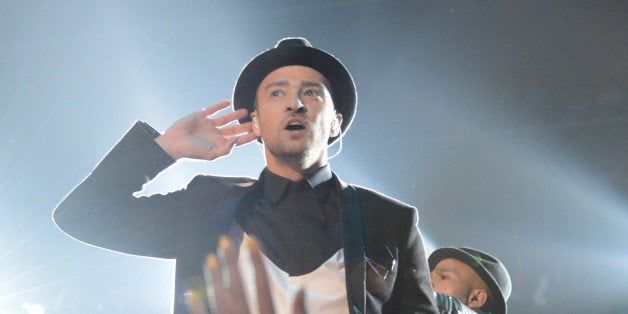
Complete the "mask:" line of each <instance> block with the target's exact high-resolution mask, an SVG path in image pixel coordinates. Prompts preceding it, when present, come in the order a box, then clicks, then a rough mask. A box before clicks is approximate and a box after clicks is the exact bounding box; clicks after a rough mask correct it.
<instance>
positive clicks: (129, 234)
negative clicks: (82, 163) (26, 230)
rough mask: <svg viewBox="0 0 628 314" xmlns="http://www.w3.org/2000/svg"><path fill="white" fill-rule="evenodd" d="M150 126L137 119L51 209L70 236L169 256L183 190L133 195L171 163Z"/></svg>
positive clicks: (131, 251) (114, 247)
mask: <svg viewBox="0 0 628 314" xmlns="http://www.w3.org/2000/svg"><path fill="white" fill-rule="evenodd" d="M158 135H159V133H157V132H156V131H155V130H154V129H153V128H152V127H150V126H149V125H148V124H146V123H143V122H137V123H135V125H133V127H132V128H131V129H130V130H129V131H128V132H127V133H126V134H125V135H124V137H123V138H122V139H121V140H120V141H119V142H118V143H117V144H116V145H115V146H114V147H113V148H112V149H111V151H109V153H108V154H107V155H106V156H105V157H104V158H103V159H102V161H101V162H100V163H99V164H98V166H97V167H96V168H95V169H94V171H93V172H92V173H91V174H89V175H88V176H87V178H85V179H84V180H83V181H82V182H81V183H80V184H79V185H78V186H77V187H76V188H74V189H73V190H72V191H71V192H70V193H69V194H68V195H67V196H66V197H65V198H64V199H63V200H62V201H61V203H60V204H59V205H58V206H57V208H56V209H55V210H54V212H53V219H54V221H55V223H56V225H57V226H58V227H59V228H60V229H61V230H62V231H63V232H65V233H66V234H68V235H70V236H71V237H73V238H75V239H77V240H79V241H82V242H85V243H88V244H91V245H95V246H99V247H103V248H107V249H111V250H115V251H120V252H124V253H129V254H137V255H145V256H154V257H163V258H173V257H174V256H172V255H173V252H174V246H175V244H174V243H173V242H174V240H172V239H174V238H175V237H172V234H171V233H172V232H174V230H175V229H176V228H175V225H176V221H177V219H178V215H179V214H178V210H177V209H178V208H179V207H180V202H181V200H182V198H183V194H184V193H185V191H184V190H181V191H177V192H173V193H169V194H167V195H161V194H156V195H152V196H150V197H139V198H138V197H135V196H133V193H134V192H136V191H139V190H141V188H142V186H143V184H145V183H146V182H148V181H149V180H151V179H152V178H154V177H155V176H156V175H157V174H158V173H159V172H161V171H162V170H164V169H165V168H167V167H168V166H170V165H171V164H173V163H174V160H173V159H172V158H171V157H170V156H169V155H168V154H167V153H166V152H165V151H163V150H162V149H161V147H160V146H159V145H158V144H157V143H156V142H155V141H154V138H155V137H156V136H158Z"/></svg>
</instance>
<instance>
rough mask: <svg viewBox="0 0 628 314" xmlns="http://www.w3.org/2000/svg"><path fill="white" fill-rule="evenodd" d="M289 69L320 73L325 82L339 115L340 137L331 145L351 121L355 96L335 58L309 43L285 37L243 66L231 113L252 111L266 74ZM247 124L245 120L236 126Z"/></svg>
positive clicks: (348, 77)
mask: <svg viewBox="0 0 628 314" xmlns="http://www.w3.org/2000/svg"><path fill="white" fill-rule="evenodd" d="M289 65H302V66H306V67H309V68H312V69H314V70H316V71H318V72H319V73H321V74H322V75H323V76H325V78H326V79H327V80H328V81H329V84H330V85H331V86H330V93H331V97H332V100H333V101H334V107H335V109H336V112H338V113H340V114H342V124H341V125H340V129H341V130H342V132H341V134H340V135H339V136H337V137H335V138H330V139H329V141H328V144H330V145H331V144H332V143H333V142H334V141H336V140H337V139H338V138H340V137H341V136H342V135H344V134H345V133H346V131H347V129H348V128H349V126H350V125H351V122H352V121H353V116H354V114H355V110H356V105H357V93H356V89H355V84H354V83H353V78H351V74H350V73H349V71H348V70H347V69H346V68H345V66H344V65H343V64H342V63H341V62H340V60H338V59H337V58H336V57H334V56H332V55H331V54H329V53H327V52H325V51H322V50H320V49H316V48H314V47H312V45H311V44H310V42H309V41H308V40H307V39H305V38H301V37H289V38H284V39H282V40H280V41H279V42H278V43H277V45H276V46H275V47H274V48H271V49H269V50H266V51H265V52H262V53H261V54H259V55H257V56H256V57H255V58H253V59H252V60H251V61H250V62H249V63H247V64H246V66H244V68H243V69H242V72H240V76H239V77H238V80H237V81H236V84H235V87H234V89H233V108H234V110H237V109H240V108H246V109H247V110H248V111H249V113H250V112H252V111H253V110H254V108H253V107H254V103H255V97H256V94H257V88H258V86H259V84H260V83H261V82H262V80H263V79H264V78H265V77H266V75H268V74H269V73H270V72H272V71H274V70H276V69H278V68H281V67H284V66H289ZM248 121H251V117H250V116H247V117H245V118H242V119H240V120H239V122H240V123H245V122H248Z"/></svg>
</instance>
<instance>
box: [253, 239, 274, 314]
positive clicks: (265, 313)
mask: <svg viewBox="0 0 628 314" xmlns="http://www.w3.org/2000/svg"><path fill="white" fill-rule="evenodd" d="M246 244H247V246H248V248H249V253H250V255H251V262H252V263H253V268H254V269H255V287H256V289H257V302H258V303H259V310H260V314H273V313H275V310H274V308H273V300H272V297H271V295H270V287H269V286H268V278H267V277H266V269H265V268H264V261H263V260H262V255H261V253H260V252H259V249H258V244H257V241H256V240H255V239H253V238H247V242H246Z"/></svg>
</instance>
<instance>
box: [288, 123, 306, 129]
mask: <svg viewBox="0 0 628 314" xmlns="http://www.w3.org/2000/svg"><path fill="white" fill-rule="evenodd" d="M304 129H305V126H304V125H303V124H301V123H297V122H294V123H290V124H288V125H287V126H286V130H288V131H299V130H304Z"/></svg>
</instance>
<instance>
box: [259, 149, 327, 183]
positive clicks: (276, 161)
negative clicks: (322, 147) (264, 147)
mask: <svg viewBox="0 0 628 314" xmlns="http://www.w3.org/2000/svg"><path fill="white" fill-rule="evenodd" d="M265 157H266V168H268V170H270V171H271V172H272V173H274V174H276V175H278V176H281V177H284V178H286V179H288V180H290V181H299V180H302V179H303V178H308V177H309V176H311V175H312V174H313V173H315V172H316V171H318V170H319V169H321V168H322V167H324V166H325V165H327V154H325V153H324V152H323V153H322V156H319V157H318V158H316V159H314V160H308V159H309V158H307V157H306V156H300V157H296V156H295V157H294V158H290V157H288V156H284V157H283V158H281V157H277V156H274V155H273V154H270V153H269V152H268V151H267V152H266V154H265Z"/></svg>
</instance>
